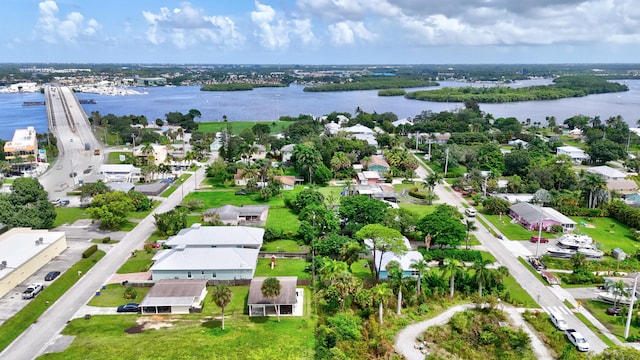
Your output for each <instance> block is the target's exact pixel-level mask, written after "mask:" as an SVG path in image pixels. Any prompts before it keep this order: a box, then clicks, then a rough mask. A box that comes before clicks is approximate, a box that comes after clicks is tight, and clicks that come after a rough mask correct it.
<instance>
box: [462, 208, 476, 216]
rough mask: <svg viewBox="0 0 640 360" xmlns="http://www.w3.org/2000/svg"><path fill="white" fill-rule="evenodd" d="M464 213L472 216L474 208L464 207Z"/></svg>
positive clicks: (474, 212) (474, 214)
mask: <svg viewBox="0 0 640 360" xmlns="http://www.w3.org/2000/svg"><path fill="white" fill-rule="evenodd" d="M464 212H465V214H467V216H468V217H474V216H476V213H477V212H476V209H472V208H466V209H465V210H464Z"/></svg>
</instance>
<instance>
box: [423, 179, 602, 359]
mask: <svg viewBox="0 0 640 360" xmlns="http://www.w3.org/2000/svg"><path fill="white" fill-rule="evenodd" d="M419 169H421V171H418V175H419V176H421V177H423V175H426V171H425V170H424V169H423V168H422V167H420V168H419ZM435 193H436V195H437V196H438V197H439V198H440V202H443V203H446V204H449V205H454V206H457V207H458V208H462V203H463V202H466V201H465V200H463V198H462V197H461V196H460V195H459V194H458V193H456V192H454V191H447V190H446V189H445V188H444V186H443V185H438V186H436V189H435ZM477 216H478V217H482V215H481V214H478V215H477ZM485 222H487V223H488V221H486V220H485ZM476 224H477V227H478V230H476V231H475V232H474V234H475V235H476V237H477V238H478V240H479V241H480V243H481V244H482V245H483V246H484V247H485V249H487V250H488V251H489V252H491V253H492V254H493V255H494V256H495V258H496V260H497V261H498V262H499V263H500V264H502V265H504V266H506V267H507V268H508V269H509V273H510V276H511V277H513V278H514V279H515V280H516V281H517V282H518V283H519V284H520V285H521V286H522V287H523V288H524V290H525V291H527V292H528V293H529V295H531V297H532V298H533V299H534V300H536V301H537V302H538V305H540V306H541V307H543V308H544V309H545V310H548V309H553V310H560V309H566V305H564V303H563V301H564V299H561V298H559V297H558V296H561V292H553V291H552V288H551V287H550V286H547V285H545V284H543V283H542V282H540V280H538V278H536V277H535V276H534V275H533V274H532V273H531V272H530V271H529V269H527V268H525V266H524V265H523V264H522V263H520V261H518V259H517V256H516V255H514V254H513V253H512V252H511V251H510V250H509V249H508V248H507V247H506V246H505V243H506V242H507V241H509V240H498V239H497V238H496V237H495V236H493V235H491V233H489V231H488V230H487V229H486V228H485V227H484V226H483V225H482V224H481V223H480V222H478V221H476ZM556 294H558V295H556ZM563 313H564V318H565V320H566V321H567V323H568V326H569V328H573V329H576V330H578V331H579V332H581V333H582V334H583V335H584V336H585V337H586V338H587V340H588V341H589V344H590V345H591V352H595V353H600V352H602V351H603V350H604V349H605V348H607V345H605V343H604V342H603V341H602V340H600V338H599V337H598V336H596V335H595V334H594V333H593V331H591V330H590V329H589V328H588V327H587V326H586V325H585V324H584V323H583V322H582V321H580V320H578V318H576V317H575V315H573V313H571V312H570V311H566V310H565V311H563Z"/></svg>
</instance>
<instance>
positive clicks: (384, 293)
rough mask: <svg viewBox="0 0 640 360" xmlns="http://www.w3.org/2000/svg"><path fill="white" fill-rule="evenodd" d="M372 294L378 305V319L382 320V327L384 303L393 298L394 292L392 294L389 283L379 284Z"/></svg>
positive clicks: (372, 290)
mask: <svg viewBox="0 0 640 360" xmlns="http://www.w3.org/2000/svg"><path fill="white" fill-rule="evenodd" d="M371 293H372V294H373V299H374V301H376V302H377V303H378V306H379V307H378V316H379V317H378V319H379V320H380V325H382V324H383V321H382V315H383V311H384V306H383V303H384V301H385V300H386V299H388V298H389V297H391V296H393V292H391V288H389V284H388V283H379V284H377V285H376V286H374V287H373V288H372V289H371Z"/></svg>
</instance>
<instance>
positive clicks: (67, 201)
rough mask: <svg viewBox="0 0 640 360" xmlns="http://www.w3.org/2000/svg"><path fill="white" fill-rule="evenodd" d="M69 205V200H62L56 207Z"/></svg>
mask: <svg viewBox="0 0 640 360" xmlns="http://www.w3.org/2000/svg"><path fill="white" fill-rule="evenodd" d="M70 203H71V201H69V200H62V201H60V203H59V204H58V205H60V206H67V205H69V204H70Z"/></svg>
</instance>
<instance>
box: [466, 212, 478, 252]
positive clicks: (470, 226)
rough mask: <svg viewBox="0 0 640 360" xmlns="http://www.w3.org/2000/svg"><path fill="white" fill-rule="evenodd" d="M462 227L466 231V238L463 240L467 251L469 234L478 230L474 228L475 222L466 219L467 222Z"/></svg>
mask: <svg viewBox="0 0 640 360" xmlns="http://www.w3.org/2000/svg"><path fill="white" fill-rule="evenodd" d="M464 226H465V229H466V230H467V236H466V238H465V242H466V244H467V250H469V233H470V232H471V231H476V230H478V227H477V226H476V223H475V221H473V220H469V219H467V220H466V221H465V222H464Z"/></svg>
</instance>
